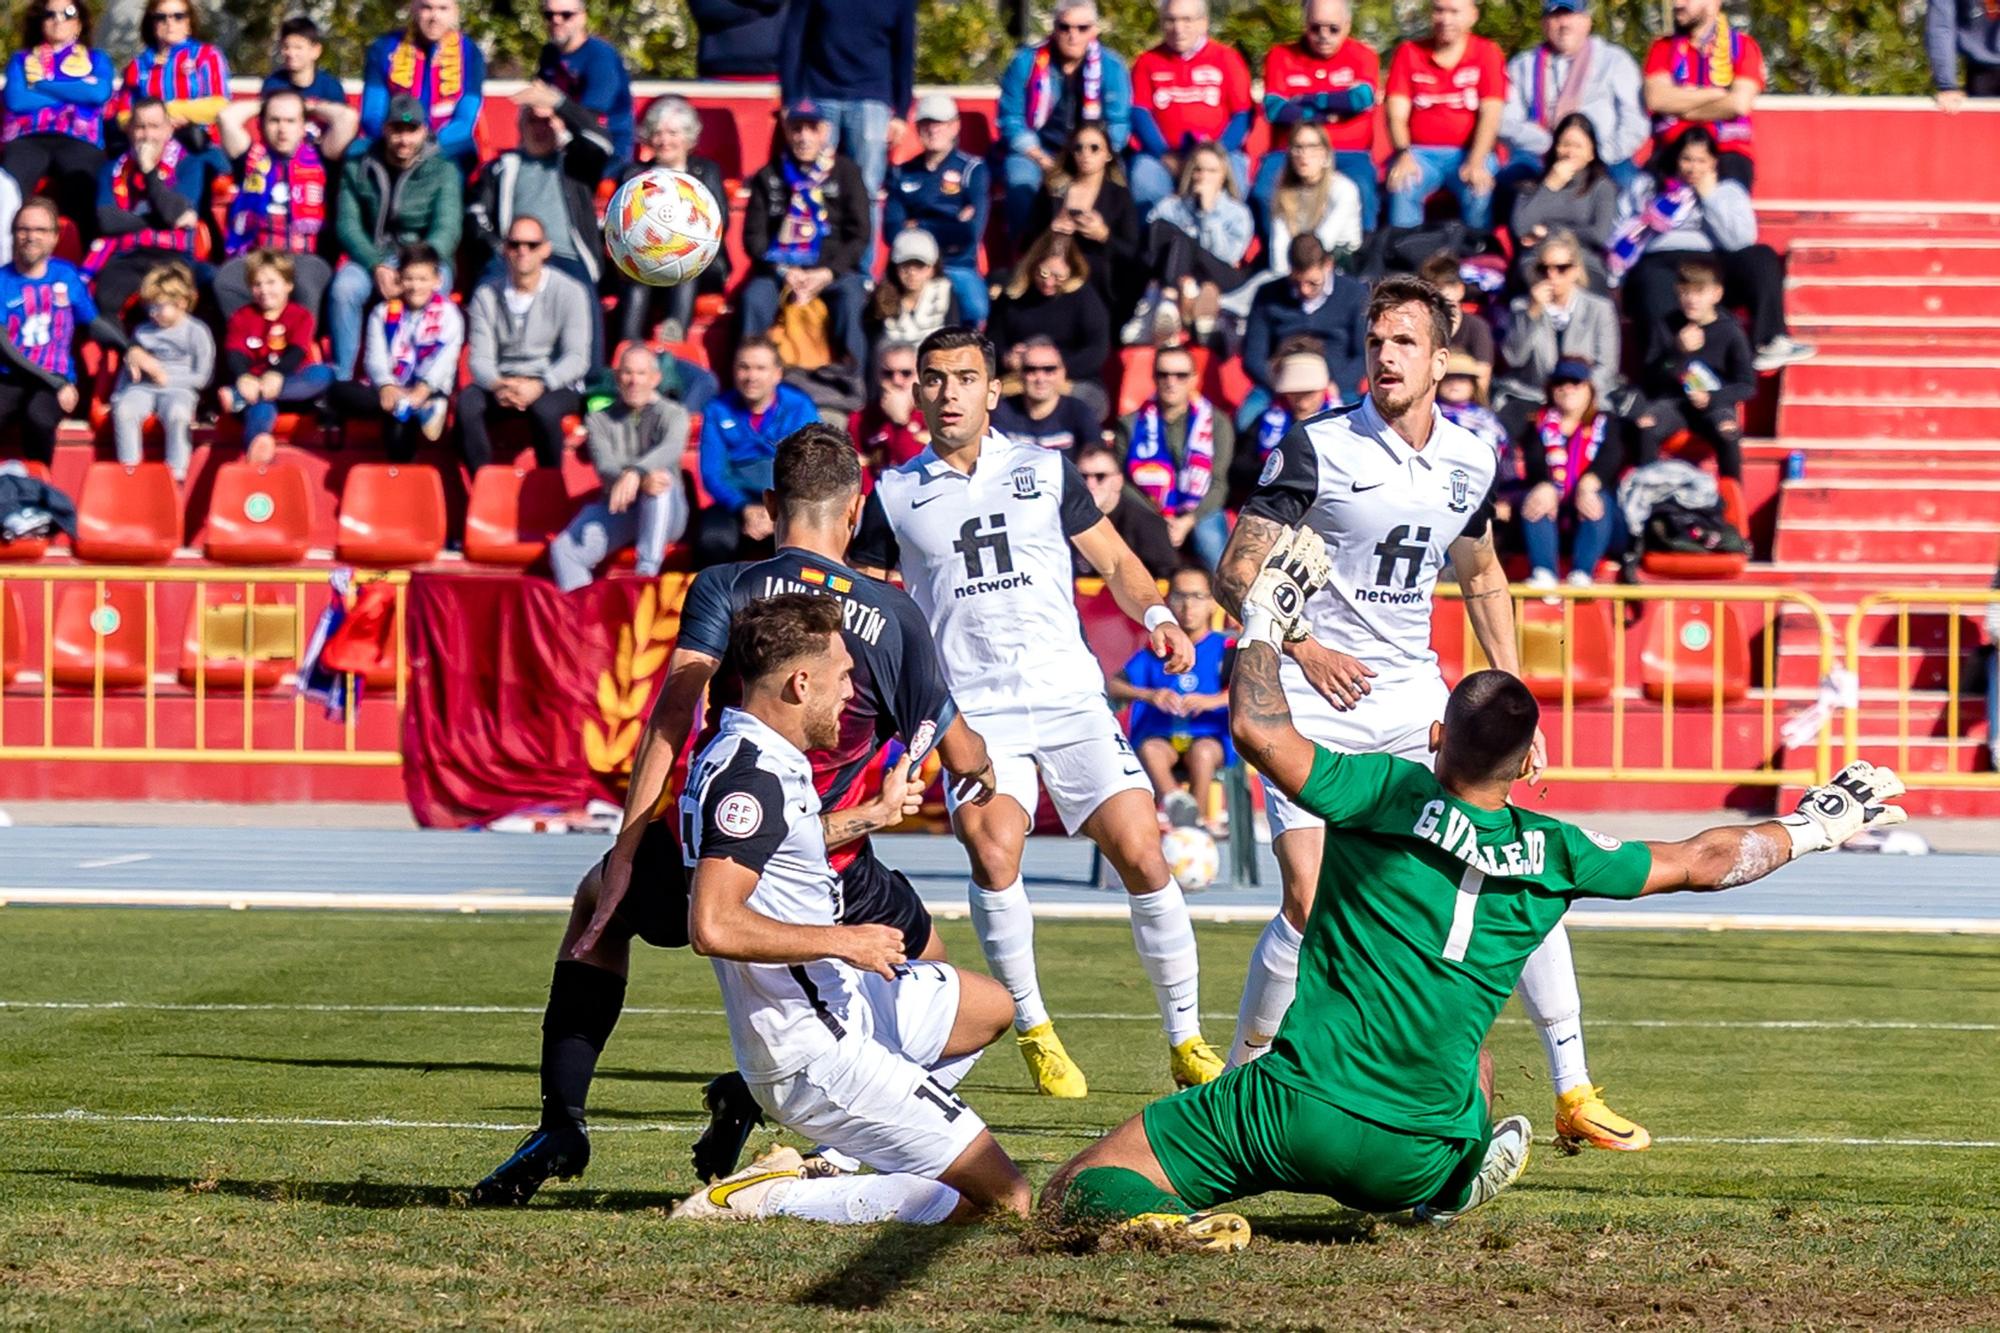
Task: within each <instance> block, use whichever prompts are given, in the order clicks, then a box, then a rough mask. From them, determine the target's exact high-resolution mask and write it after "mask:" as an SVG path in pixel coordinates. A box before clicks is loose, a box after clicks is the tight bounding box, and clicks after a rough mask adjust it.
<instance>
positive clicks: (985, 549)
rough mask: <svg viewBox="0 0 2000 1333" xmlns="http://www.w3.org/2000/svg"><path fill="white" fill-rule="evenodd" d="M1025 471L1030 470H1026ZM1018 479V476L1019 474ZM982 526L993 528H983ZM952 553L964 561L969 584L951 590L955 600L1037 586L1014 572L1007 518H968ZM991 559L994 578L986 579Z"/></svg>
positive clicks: (1025, 574) (989, 516)
mask: <svg viewBox="0 0 2000 1333" xmlns="http://www.w3.org/2000/svg"><path fill="white" fill-rule="evenodd" d="M1022 471H1024V472H1026V471H1028V469H1026V468H1023V469H1022ZM1015 475H1016V476H1017V477H1018V476H1019V474H1018V473H1017V474H1015ZM1030 476H1031V477H1032V473H1030ZM982 523H987V524H991V525H992V526H991V527H990V528H982V527H981V526H980V525H981V524H982ZM951 549H952V550H954V551H956V552H958V553H959V555H960V556H962V557H963V558H964V560H965V577H966V579H967V580H968V582H965V583H961V584H960V585H959V586H958V587H956V588H953V589H952V590H951V595H952V596H953V597H977V596H979V595H980V594H981V593H988V592H1003V591H1005V590H1006V589H1008V588H1025V587H1027V586H1028V585H1029V584H1031V583H1033V582H1034V579H1033V578H1031V577H1030V576H1029V575H1028V573H1027V571H1025V570H1023V571H1022V572H1021V573H1018V574H1017V573H1015V572H1014V548H1013V545H1012V544H1011V543H1009V542H1008V540H1007V516H1006V515H1005V514H988V515H987V516H986V517H985V518H984V519H979V518H968V519H967V520H965V522H964V523H962V524H960V525H959V529H958V540H957V541H955V542H953V543H952V544H951ZM989 555H990V556H992V557H993V574H994V575H995V577H993V578H988V577H987V576H986V573H987V571H986V558H987V557H988V556H989Z"/></svg>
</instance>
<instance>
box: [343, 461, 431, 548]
mask: <svg viewBox="0 0 2000 1333" xmlns="http://www.w3.org/2000/svg"><path fill="white" fill-rule="evenodd" d="M444 537H445V510H444V479H443V478H442V477H440V476H439V475H438V470H437V469H436V468H434V467H432V466H430V465H429V464H428V463H356V464H355V465H354V466H353V467H352V468H351V469H349V471H348V473H347V484H346V485H345V486H344V487H342V488H341V492H340V536H339V538H338V539H337V542H336V545H335V547H334V553H335V554H336V555H337V556H338V557H339V558H340V559H341V560H345V561H348V562H350V563H353V564H357V565H420V564H422V563H424V562H425V561H426V560H431V559H434V558H436V556H437V553H438V552H439V551H441V550H443V549H444Z"/></svg>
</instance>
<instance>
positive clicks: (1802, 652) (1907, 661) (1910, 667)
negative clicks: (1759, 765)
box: [1753, 632, 1985, 709]
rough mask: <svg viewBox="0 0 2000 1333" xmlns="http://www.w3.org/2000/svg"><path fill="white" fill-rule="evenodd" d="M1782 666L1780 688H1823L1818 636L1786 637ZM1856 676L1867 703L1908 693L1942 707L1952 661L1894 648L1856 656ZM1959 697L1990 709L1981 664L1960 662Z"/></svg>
mask: <svg viewBox="0 0 2000 1333" xmlns="http://www.w3.org/2000/svg"><path fill="white" fill-rule="evenodd" d="M1753 660H1754V661H1755V663H1756V668H1755V669H1756V670H1757V671H1759V672H1761V671H1762V669H1763V657H1762V653H1761V650H1760V651H1758V652H1757V653H1756V654H1755V655H1754V659H1753ZM1833 662H1834V665H1835V666H1837V667H1845V666H1846V665H1847V655H1846V650H1845V649H1844V648H1843V647H1841V646H1840V645H1838V644H1836V645H1835V646H1834V657H1833ZM1775 665H1776V667H1777V682H1778V688H1779V689H1780V690H1783V691H1790V692H1794V693H1800V694H1809V693H1810V692H1811V691H1815V690H1817V689H1818V688H1819V681H1820V675H1821V672H1820V669H1819V643H1818V640H1817V636H1815V635H1813V634H1811V633H1810V632H1807V633H1801V634H1791V635H1780V641H1779V647H1778V656H1777V659H1776V663H1775ZM1854 667H1855V670H1854V674H1855V676H1856V677H1857V678H1858V679H1859V681H1860V687H1859V688H1860V690H1861V693H1862V698H1863V699H1864V700H1867V699H1873V700H1875V701H1877V702H1885V703H1893V702H1894V700H1895V699H1896V697H1897V696H1898V694H1900V693H1901V692H1903V691H1905V690H1923V691H1931V692H1935V693H1936V694H1937V696H1938V699H1939V701H1940V706H1942V700H1943V699H1944V691H1945V690H1946V689H1948V688H1949V687H1950V683H1951V663H1950V660H1949V659H1948V658H1947V657H1946V655H1945V653H1944V652H1943V650H1941V649H1940V650H1938V651H1935V652H1929V653H1920V652H1917V651H1916V650H1914V649H1912V650H1911V651H1910V653H1908V654H1907V655H1902V654H1898V653H1897V652H1896V651H1895V650H1894V649H1892V648H1890V649H1865V650H1863V651H1862V653H1861V654H1860V656H1858V657H1856V658H1855V662H1854ZM1958 679H1959V685H1958V690H1959V698H1960V699H1962V700H1965V699H1972V698H1974V697H1975V696H1977V698H1978V700H1979V701H1980V702H1979V706H1980V707H1981V708H1982V709H1983V708H1984V707H1985V702H1984V700H1985V683H1984V682H1985V677H1983V676H1981V675H1979V674H1978V664H1977V662H1976V661H1974V660H1973V659H1971V658H1969V657H1961V658H1960V660H1959V677H1958Z"/></svg>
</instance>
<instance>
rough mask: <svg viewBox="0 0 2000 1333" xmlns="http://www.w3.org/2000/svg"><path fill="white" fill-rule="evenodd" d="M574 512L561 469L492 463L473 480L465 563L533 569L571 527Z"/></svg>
mask: <svg viewBox="0 0 2000 1333" xmlns="http://www.w3.org/2000/svg"><path fill="white" fill-rule="evenodd" d="M573 512H575V506H574V505H573V504H572V503H571V502H570V498H569V491H568V489H567V488H566V487H565V486H564V484H563V473H562V469H561V468H559V467H535V468H528V467H510V466H508V465H507V464H505V463H489V464H487V465H486V466H485V467H483V468H481V469H479V475H478V476H476V477H474V478H473V479H472V498H471V499H470V501H468V503H467V505H466V510H465V558H466V559H467V560H476V561H478V562H479V563H480V564H483V565H516V566H523V565H531V564H533V563H534V562H535V561H536V560H538V559H540V558H541V555H542V552H543V551H545V550H547V549H548V545H549V539H550V538H551V537H554V536H555V535H556V534H557V533H559V532H561V531H562V530H563V529H564V528H565V527H567V526H569V520H570V515H571V514H572V513H573Z"/></svg>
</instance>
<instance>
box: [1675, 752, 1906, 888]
mask: <svg viewBox="0 0 2000 1333" xmlns="http://www.w3.org/2000/svg"><path fill="white" fill-rule="evenodd" d="M1902 794H1903V783H1902V779H1900V778H1898V777H1897V776H1896V775H1895V774H1894V773H1892V772H1890V771H1889V770H1888V769H1886V768H1877V767H1876V766H1875V765H1873V764H1870V763H1866V762H1859V763H1852V764H1849V765H1848V766H1847V767H1846V768H1844V769H1842V770H1841V771H1840V772H1839V773H1838V774H1837V775H1835V777H1834V779H1833V781H1832V782H1829V783H1827V784H1826V785H1825V786H1822V787H1814V788H1812V789H1811V790H1810V791H1808V792H1806V794H1805V798H1804V799H1803V800H1801V801H1800V802H1799V808H1798V810H1797V811H1796V812H1795V813H1793V814H1789V815H1786V816H1785V817H1784V818H1783V819H1772V820H1766V821H1765V822H1764V823H1761V824H1747V825H1744V826H1742V827H1740V828H1712V829H1708V830H1705V831H1704V832H1701V833H1697V834H1695V835H1694V836H1693V837H1692V838H1689V839H1687V840H1686V841H1684V842H1653V843H1648V844H1646V845H1647V847H1648V848H1650V849H1651V850H1652V853H1653V869H1652V873H1651V874H1649V875H1648V876H1647V877H1646V887H1645V889H1644V891H1643V893H1642V895H1641V896H1644V895H1645V894H1653V893H1682V892H1692V893H1707V892H1712V891H1714V890H1716V889H1733V888H1737V887H1739V886H1740V885H1744V884H1749V883H1751V882H1753V881H1755V880H1760V879H1762V878H1764V876H1766V875H1768V874H1770V873H1771V872H1772V871H1773V870H1776V869H1777V868H1778V867H1779V866H1782V865H1786V864H1788V863H1790V862H1792V861H1795V860H1797V859H1798V858H1799V857H1801V856H1807V855H1810V854H1811V853H1813V852H1825V851H1831V850H1832V849H1834V848H1836V847H1838V846H1840V845H1841V844H1842V843H1844V842H1846V841H1847V840H1848V839H1849V838H1852V837H1854V836H1855V835H1856V834H1857V833H1860V832H1862V831H1864V830H1866V829H1879V828H1887V827H1889V826H1890V825H1892V824H1900V823H1902V822H1903V821H1904V820H1905V819H1906V818H1908V816H1907V815H1905V814H1904V813H1903V809H1902V807H1901V806H1895V805H1890V804H1889V803H1888V802H1889V801H1891V800H1893V799H1894V798H1896V797H1898V796H1901V795H1902Z"/></svg>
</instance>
